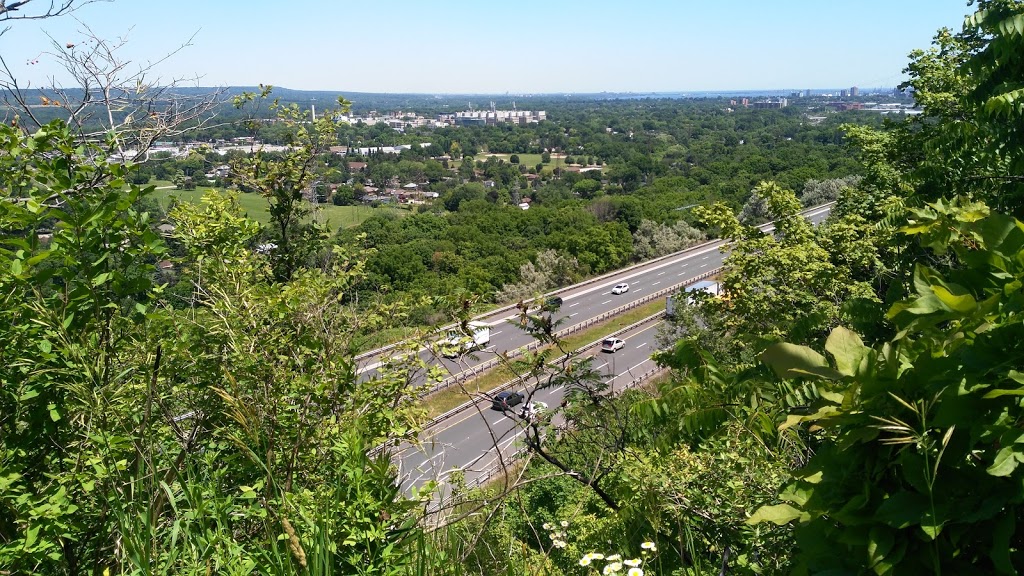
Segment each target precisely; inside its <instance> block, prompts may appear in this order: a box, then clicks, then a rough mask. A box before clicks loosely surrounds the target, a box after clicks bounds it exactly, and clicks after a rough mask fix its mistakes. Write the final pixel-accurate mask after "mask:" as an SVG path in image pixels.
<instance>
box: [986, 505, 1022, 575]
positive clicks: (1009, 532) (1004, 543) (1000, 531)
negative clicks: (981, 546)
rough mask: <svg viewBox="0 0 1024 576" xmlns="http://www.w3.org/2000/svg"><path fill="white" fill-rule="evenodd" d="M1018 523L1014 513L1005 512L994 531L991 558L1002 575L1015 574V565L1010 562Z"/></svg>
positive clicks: (1000, 516) (996, 523)
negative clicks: (1012, 541)
mask: <svg viewBox="0 0 1024 576" xmlns="http://www.w3.org/2000/svg"><path fill="white" fill-rule="evenodd" d="M1016 525H1017V523H1016V521H1015V519H1014V514H1013V513H1012V512H1009V511H1007V512H1004V513H1002V514H1000V515H999V518H998V519H997V520H996V521H995V528H994V529H993V531H992V550H991V552H989V557H990V558H992V563H993V564H995V565H996V568H997V569H998V570H999V572H1000V573H1002V574H1014V573H1015V571H1014V568H1013V563H1012V562H1011V561H1010V540H1011V538H1012V537H1013V534H1014V532H1016Z"/></svg>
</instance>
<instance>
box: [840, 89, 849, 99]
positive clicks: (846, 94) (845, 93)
mask: <svg viewBox="0 0 1024 576" xmlns="http://www.w3.org/2000/svg"><path fill="white" fill-rule="evenodd" d="M849 95H850V91H849V90H840V91H839V97H840V98H846V97H847V96H849Z"/></svg>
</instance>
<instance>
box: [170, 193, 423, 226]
mask: <svg viewBox="0 0 1024 576" xmlns="http://www.w3.org/2000/svg"><path fill="white" fill-rule="evenodd" d="M154 184H155V185H156V186H157V187H158V188H163V187H164V186H170V183H166V182H159V181H158V182H154ZM208 190H210V188H208V187H199V188H197V189H195V190H175V189H173V188H164V189H158V190H156V191H154V192H153V194H152V197H153V198H154V199H155V200H156V201H157V202H159V203H160V206H162V207H163V208H165V209H166V208H167V207H168V206H170V204H171V200H172V199H177V200H178V201H180V202H199V200H200V199H201V198H202V197H203V194H205V193H206V192H207V191H208ZM238 204H239V205H240V206H241V207H242V210H243V211H244V212H245V213H246V215H248V216H249V218H252V219H253V220H256V221H257V222H259V223H260V224H264V225H266V224H269V223H270V210H269V206H268V205H267V200H266V199H265V198H263V197H262V196H260V195H259V194H246V193H241V194H239V195H238ZM319 210H320V211H321V214H322V216H323V222H324V223H325V224H327V225H328V226H329V227H330V228H332V229H334V230H338V229H340V228H350V227H352V226H357V225H359V224H360V223H362V222H363V220H366V219H367V218H369V217H370V216H373V215H374V214H377V213H379V211H382V210H383V211H390V212H394V213H398V214H404V213H405V211H403V210H399V209H395V208H387V207H381V208H374V207H372V206H335V205H334V204H321V205H320V207H319Z"/></svg>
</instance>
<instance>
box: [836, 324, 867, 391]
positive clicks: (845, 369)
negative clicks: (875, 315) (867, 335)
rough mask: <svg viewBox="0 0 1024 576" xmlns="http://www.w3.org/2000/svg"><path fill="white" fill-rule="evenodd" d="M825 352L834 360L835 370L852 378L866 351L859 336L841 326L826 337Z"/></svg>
mask: <svg viewBox="0 0 1024 576" xmlns="http://www.w3.org/2000/svg"><path fill="white" fill-rule="evenodd" d="M825 350H827V351H828V352H829V353H830V354H832V357H833V358H835V361H836V369H837V370H839V372H840V373H841V374H843V375H844V376H853V375H855V374H856V373H857V367H858V366H860V362H861V359H863V358H864V355H865V354H867V351H868V349H867V347H866V346H864V342H863V341H862V340H861V339H860V336H858V335H857V334H856V333H855V332H853V331H852V330H849V329H847V328H844V327H842V326H839V327H837V328H835V329H834V330H832V333H831V334H829V335H828V340H826V341H825ZM841 401H842V400H840V402H841Z"/></svg>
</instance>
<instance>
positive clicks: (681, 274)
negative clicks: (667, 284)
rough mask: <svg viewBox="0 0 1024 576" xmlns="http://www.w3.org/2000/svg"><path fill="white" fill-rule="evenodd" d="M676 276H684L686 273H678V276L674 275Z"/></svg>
mask: <svg viewBox="0 0 1024 576" xmlns="http://www.w3.org/2000/svg"><path fill="white" fill-rule="evenodd" d="M676 276H686V272H680V273H679V274H676Z"/></svg>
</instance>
